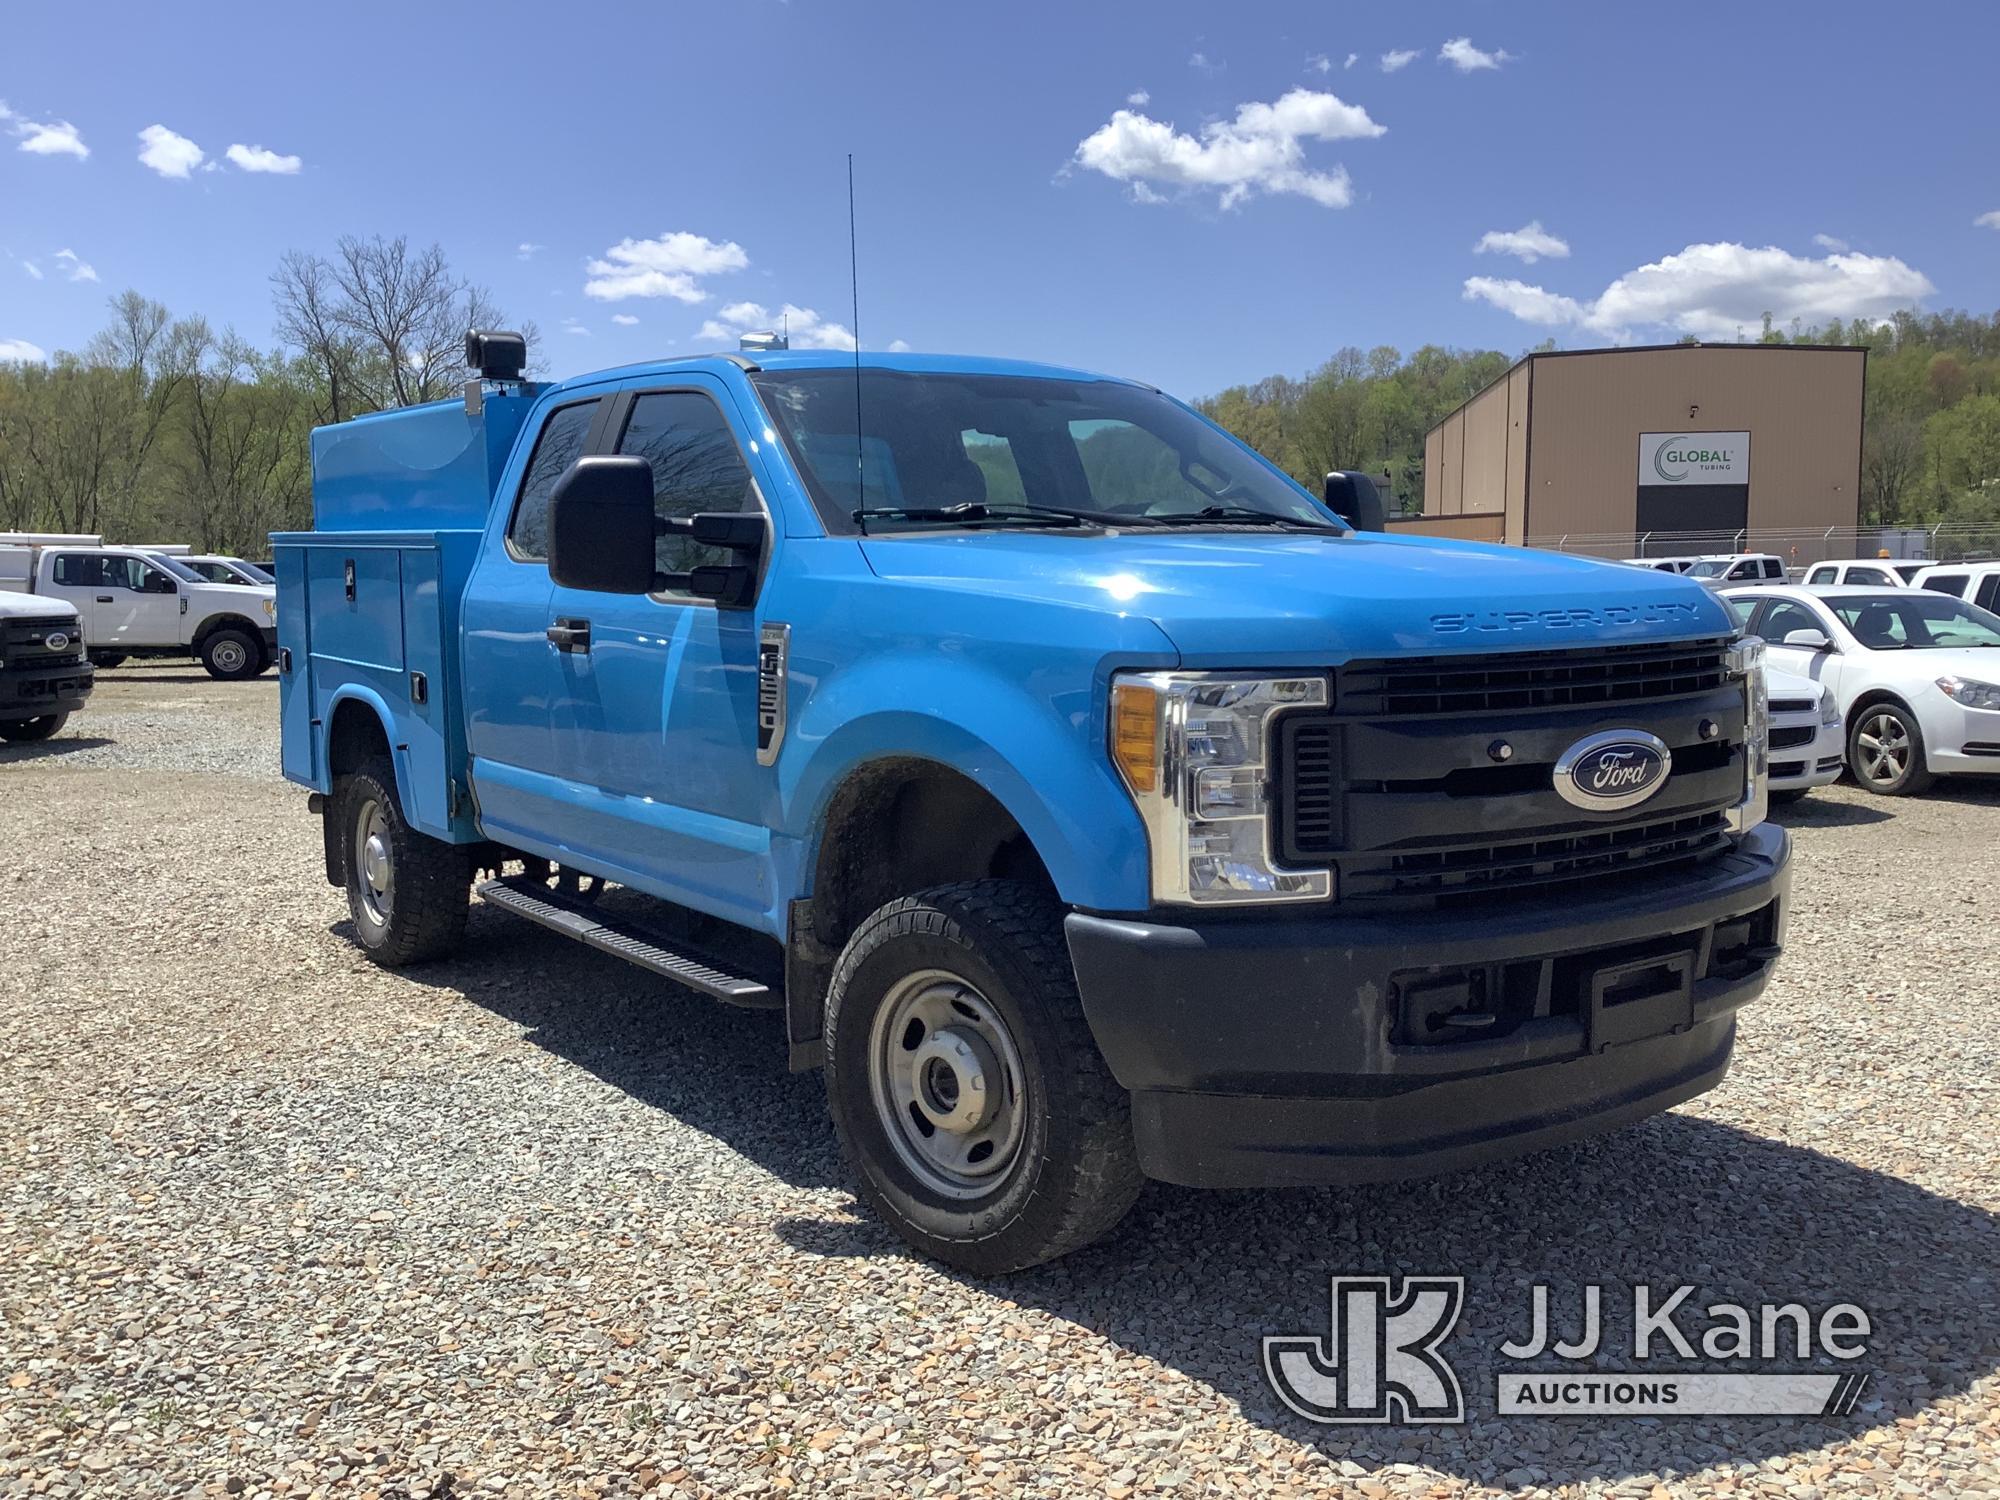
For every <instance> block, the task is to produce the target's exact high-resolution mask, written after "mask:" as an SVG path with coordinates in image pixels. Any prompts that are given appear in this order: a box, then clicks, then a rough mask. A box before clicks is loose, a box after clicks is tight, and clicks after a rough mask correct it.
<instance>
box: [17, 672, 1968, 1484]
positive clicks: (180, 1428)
mask: <svg viewBox="0 0 2000 1500" xmlns="http://www.w3.org/2000/svg"><path fill="white" fill-rule="evenodd" d="M99 681H100V686H99V689H98V693H97V697H96V699H95V700H94V701H93V703H92V706H91V708H90V710H89V711H88V712H87V713H85V714H83V715H81V716H79V717H78V718H77V719H76V720H74V721H73V722H72V725H71V726H70V728H69V729H68V730H67V731H66V732H65V734H64V735H62V736H60V737H58V738H57V739H55V740H52V741H50V742H48V743H47V744H44V745H39V746H32V747H20V748H15V749H5V750H0V828H4V831H5V846H6V848H7V850H8V854H9V858H8V859H7V861H6V865H5V869H4V871H0V931H4V932H5V933H6V934H7V938H6V941H5V947H4V951H5V960H6V961H5V962H4V964H0V1271H4V1274H3V1275H0V1494H6V1495H12V1494H42V1493H48V1494H91V1495H125V1494H130V1495H142V1494H143V1495H154V1494H174V1495H180V1494H194V1493H208V1494H217V1495H222V1494H242V1495H249V1496H256V1495H292V1496H297V1495H307V1494H319V1493H340V1494H350V1493H351V1494H371V1493H372V1494H379V1495H384V1496H406V1497H414V1496H423V1495H433V1496H444V1495H458V1496H466V1495H474V1494H479V1495H506V1496H538V1495H543V1494H563V1495H591V1494H633V1493H640V1492H645V1491H649V1490H655V1489H657V1490H659V1491H661V1492H668V1491H671V1492H678V1493H697V1494H711V1493H712V1494H727V1495H735V1494H747V1493H758V1492H767V1491H775V1492H784V1491H789V1490H798V1491H805V1492H821V1491H828V1490H844V1491H846V1492H850V1493H856V1494H918V1493H922V1494H926V1495H956V1494H966V1495H970V1494H1000V1495H1017V1494H1036V1495H1070V1494H1102V1495H1108V1496H1114V1497H1118V1496H1124V1495H1128V1494H1132V1493H1134V1492H1135V1491H1136V1492H1139V1493H1151V1492H1173V1493H1177V1494H1182V1493H1185V1494H1210V1493H1234V1492H1239V1491H1247V1492H1257V1493H1262V1494H1289V1493H1346V1494H1359V1495H1364V1496H1370V1497H1375V1496H1383V1495H1461V1494H1475V1493H1479V1494H1483V1493H1488V1492H1492V1491H1526V1492H1530V1493H1557V1494H1584V1493H1588V1494H1600V1493H1614V1494H1619V1495H1635V1496H1652V1495H1666V1494H1672V1495H1679V1494H1686V1495H1717V1494H1730V1495H1771V1496H1785V1497H1789V1500H1808V1497H1813V1496H1820V1495H1825V1496H1841V1495H1850V1494H1852V1495H1862V1494H1897V1495H1908V1494H1919V1493H1933V1494H1950V1495H1959V1496H1972V1495H2000V1375H1996V1371H1997V1370H2000V1306H1996V1303H1997V1302H2000V1297H1996V1290H1995V1277H1996V1274H2000V1270H1996V1268H2000V1231H1996V1224H1995V1218H1994V1214H1995V1211H1996V1208H2000V1166H1996V1159H1995V1158H1996V1152H1995V1146H1994V1142H1995V1136H1996V1125H2000V1089H1997V1088H1996V1070H1995V1066H1994V1064H1995V1060H1996V1054H2000V1042H1996V1026H1995V1016H1994V1011H1995V1005H1996V1001H2000V981H1996V979H1995V977H1994V976H1995V974H1996V972H2000V933H1996V925H1995V922H1994V913H1993V902H1992V899H1991V896H1990V892H1991V891H1992V889H1993V888H1994V884H1995V880H1996V877H2000V784H1993V785H1971V786H1968V785H1965V784H1949V783H1948V784H1945V785H1944V786H1943V787H1942V788H1941V789H1940V791H1939V792H1938V793H1937V794H1934V795H1932V796H1930V797H1928V798H1926V799H1924V800H1921V801H1916V802H1909V803H1887V802H1882V801H1878V800H1874V799H1870V798H1867V797H1864V796H1863V795H1862V794H1860V793H1857V792H1855V791H1853V790H1851V789H1849V788H1844V787H1843V788H1838V789H1834V790H1833V791H1831V792H1826V793H1816V794H1815V795H1814V796H1813V797H1812V798H1810V799H1809V800H1808V801H1807V802H1806V803H1805V804H1804V805H1803V806H1801V807H1799V808H1797V809H1792V810H1788V811H1787V812H1786V813H1785V815H1784V816H1785V820H1786V821H1787V822H1789V823H1790V824H1791V826H1792V827H1793V829H1794V832H1795V835H1796V839H1797V848H1798V854H1797V889H1798V904H1797V908H1796V912H1795V915H1794V917H1793V920H1792V930H1791V949H1790V952H1789V954H1788V957H1787V959H1786V961H1785V964H1784V965H1783V966H1782V967H1781V969H1780V975H1779V978H1778V980H1777V982H1776V983H1775V985H1774V987H1773V989H1772V991H1771V992H1770V994H1769V995H1768V996H1767V997H1766V998H1765V999H1764V1000H1763V1001H1761V1002H1760V1003H1759V1004H1757V1005H1756V1006H1755V1007H1753V1008H1752V1009H1751V1010H1750V1011H1749V1012H1748V1013H1747V1014H1746V1016H1745V1020H1744V1025H1743V1035H1742V1041H1741V1046H1740V1048H1739V1051H1738V1054H1737V1064H1736V1068H1735V1070H1734V1071H1733V1072H1732V1073H1731V1075H1730V1077H1729V1078H1728V1079H1727V1080H1726V1082H1725V1083H1724V1084H1723V1086H1722V1087H1721V1088H1720V1089H1718V1090H1716V1091H1715V1092H1714V1093H1712V1094H1710V1095H1708V1096H1706V1097H1705V1098H1703V1099H1701V1100H1699V1101H1697V1102H1695V1103H1694V1104H1692V1105H1689V1106H1686V1107H1684V1108H1682V1109H1679V1110H1676V1111H1674V1112H1672V1113H1671V1114H1668V1115H1665V1116H1662V1117H1660V1118H1657V1119H1655V1120H1652V1121H1650V1122H1648V1123H1646V1124H1644V1125H1641V1126H1638V1127H1636V1128H1633V1129H1631V1130H1628V1131H1626V1132H1624V1133H1622V1134H1619V1135H1616V1136H1613V1137H1611V1138H1608V1139H1602V1140H1597V1141H1594V1142H1590V1143H1586V1144H1583V1145H1580V1146H1576V1147H1572V1148H1568V1149H1564V1150H1560V1151H1555V1152H1551V1153H1547V1154H1544V1155H1541V1156H1537V1157H1534V1158H1531V1159H1529V1160H1526V1161H1521V1162H1517V1163H1510V1164H1508V1165H1505V1166H1502V1167H1499V1168H1493V1169H1488V1170H1485V1171H1482V1172H1479V1173H1476V1174H1464V1175H1459V1176H1453V1177H1446V1178H1440V1179H1435V1180H1431V1181H1426V1182H1418V1183H1413V1184H1406V1185H1399V1186H1388V1187H1375V1188H1365V1189H1356V1190H1349V1191H1311V1192H1304V1191H1301V1192H1288V1193H1265V1194H1230V1195H1222V1194H1201V1193H1193V1192H1186V1191H1181V1190H1175V1189H1168V1188H1162V1187H1154V1188H1152V1189H1149V1190H1148V1192H1147V1193H1146V1195H1145V1196H1144V1197H1143V1198H1142V1200H1141V1202H1140V1204H1139V1207H1138V1209H1137V1210H1136V1211H1135V1213H1134V1214H1133V1215H1132V1217H1131V1218H1130V1220H1128V1221H1127V1223H1126V1225H1125V1226H1124V1228H1123V1229H1122V1230H1121V1231H1120V1232H1119V1234H1118V1235H1117V1236H1116V1237H1115V1238H1114V1239H1113V1240H1112V1241H1110V1242H1109V1243H1107V1244H1104V1245H1102V1246H1099V1247H1096V1248H1094V1249H1092V1250H1090V1251H1087V1252H1085V1253H1083V1254H1081V1255H1078V1256H1075V1257H1073V1258H1071V1259H1070V1260H1068V1261H1066V1262H1063V1263H1061V1264H1058V1265H1056V1266H1052V1267H1048V1268H1044V1269H1042V1270H1040V1271H1038V1272H1034V1273H1031V1274H1028V1275H1025V1276H1021V1277H1017V1278H1013V1279H1011V1280H1009V1281H1006V1282H992V1283H989V1282H979V1281H974V1280H969V1279H964V1278H960V1277H957V1276H954V1275H952V1274H949V1273H947V1272H944V1271H941V1270H939V1269H938V1268H937V1267H935V1266H932V1265H930V1264H927V1263H923V1262H920V1261H917V1260H915V1259H913V1258H912V1257H911V1256H910V1255H909V1254H907V1253H906V1252H905V1251H904V1250H903V1249H902V1248H901V1246H900V1243H899V1242H898V1241H896V1240H894V1239H893V1238H891V1237H890V1236H889V1235H888V1234H887V1233H886V1232H884V1231H883V1230H881V1229H880V1228H878V1227H876V1225H874V1224H873V1223H871V1222H869V1221H868V1220H866V1219H864V1218H862V1217H860V1216H858V1215H857V1214H856V1213H855V1211H854V1204H853V1199H852V1198H851V1196H850V1194H849V1192H848V1189H847V1186H846V1182H845V1180H844V1177H843V1172H842V1168H841V1165H840V1162H839V1158H838V1156H837V1154H836V1151H835V1148H834V1145H833V1142H832V1140H831V1137H830V1134H829V1131H828V1128H827V1125H826V1121H825V1106H824V1101H823V1099H822V1097H821V1093H820V1088H819V1085H818V1082H817V1080H816V1079H814V1078H811V1077H804V1078H798V1077H792V1076H790V1075H788V1074H787V1073H786V1072H785V1070H784V1064H783V1047H782V1045H781V1040H780V1026H779V1023H778V1021H777V1018H776V1017H775V1016H772V1015H769V1014H752V1013H744V1012H738V1011H730V1010H726V1009H721V1008H717V1007H713V1006H710V1005H708V1004H706V1003H705V1002H701V1001H698V1000H695V999H694V998H692V997H690V996H686V995H682V994H679V993H678V992H676V991H674V990H672V989H671V988H670V987H668V986H666V985H664V984H663V983H661V982H658V981H655V980H653V979H651V978H649V977H647V976H645V975H643V974H640V973H638V972H636V971H633V970H630V969H627V968H625V967H623V966H621V965H619V964H617V963H616V962H614V961H613V960H611V959H609V958H605V957H601V956H598V955H595V954H592V953H589V952H586V951H584V950H581V949H579V948H577V947H575V946H573V945H570V944H567V943H565V942H564V941H563V940H562V939H560V938H557V937H555V936H553V935H551V934H547V933H544V932H542V931H540V930H539V929H536V928H532V927H529V926H526V925H523V924H519V923H516V922H514V921H513V920H512V919H510V918H507V917H505V916H504V915H502V914H500V913H498V912H493V911H487V910H479V911H475V912H474V915H473V921H472V941H471V943H470V944H469V947H468V951H467V955H466V956H465V957H464V958H463V959H462V960H459V961H456V962H453V963H449V964H444V965H440V966H436V967H432V968H429V969H424V970H421V971H416V972H413V973H411V974H410V975H408V976H401V975H392V974H388V973H385V972H382V971H380V970H378V969H375V968H373V967H372V966H371V965H369V964H368V963H367V962H365V961H364V960H363V959H362V958H361V956H360V955H359V953H358V952H357V951H356V950H355V949H354V948H353V947H352V946H351V945H350V944H349V943H348V942H347V941H346V939H345V937H344V935H343V934H344V930H345V923H346V909H345V906H344V903H343V901H342V899H341V897H340V896H339V894H338V893H337V892H335V891H334V890H333V889H331V888H330V887H328V886H327V885H326V884H325V883H324V881H323V879H322V877H321V872H320V869H319V838H318V829H317V823H316V821H315V820H314V819H312V818H311V817H309V816H308V815H307V813H306V810H305V805H304V803H305V799H304V796H303V794H302V793H300V792H298V791H297V790H296V789H293V788H290V787H287V786H286V785H285V784H284V783H283V782H282V781H280V780H279V779H278V777H277V773H276V759H277V755H276V741H275V734H276V728H275V725H276V705H275V687H274V685H273V684H272V683H271V682H270V681H268V680H266V681H261V682H256V683H249V684H218V683H212V682H210V681H209V680H208V679H207V678H206V677H204V676H202V675H201V674H200V673H199V672H198V671H191V670H189V669H187V668H184V667H178V666H177V667H174V668H164V667H136V668H127V669H123V670H120V671H116V672H110V673H106V674H103V675H102V676H101V677H100V679H99ZM1419 1272H1433V1273H1436V1272H1444V1273H1458V1274H1463V1275H1465V1276H1466V1277H1467V1278H1468V1279H1469V1280H1468V1294H1467V1304H1468V1305H1467V1309H1466V1312H1465V1315H1464V1318H1463V1320H1462V1321H1461V1323H1460V1325H1459V1327H1458V1329H1457V1331H1456V1332H1455V1333H1454V1334H1453V1335H1452V1337H1451V1340H1450V1342H1449V1344H1448V1345H1447V1349H1446V1352H1447V1353H1448V1354H1449V1355H1450V1357H1451V1358H1452V1360H1453V1362H1454V1364H1455V1365H1456V1366H1457V1368H1458V1371H1459V1374H1460V1377H1461V1379H1462V1380H1463V1382H1464V1385H1465V1389H1466V1393H1467V1397H1468V1402H1469V1405H1470V1407H1471V1420H1470V1421H1469V1422H1468V1424H1467V1425H1465V1426H1462V1427H1453V1428H1441V1427H1431V1428H1381V1429H1377V1428H1336V1429H1329V1428H1322V1427H1315V1426H1312V1425H1311V1424H1308V1423H1305V1422H1303V1421H1300V1420H1298V1419H1296V1418H1294V1417H1292V1416H1290V1415H1289V1414H1288V1413H1286V1412H1285V1411H1284V1410H1283V1409H1282V1408H1281V1407H1279V1406H1278V1404H1277V1403H1276V1401H1275V1400H1274V1399H1273V1397H1272V1396H1271V1394H1270V1393H1269V1391H1268V1390H1267V1389H1266V1387H1265V1385H1264V1383H1263V1380H1262V1377H1261V1375H1260V1373H1259V1362H1258V1353H1257V1351H1258V1347H1259V1338H1260V1336H1261V1335H1263V1334H1265V1333H1295V1332H1301V1331H1307V1330H1313V1329H1321V1330H1323V1329H1324V1328H1325V1326H1326V1319H1327V1300H1326V1281H1327V1277H1328V1276H1329V1275H1330V1274H1335V1273H1386V1274H1398V1275H1400V1274H1406V1273H1419ZM1537 1281H1540V1282H1546V1283H1549V1284H1550V1285H1552V1286H1553V1287H1554V1288H1555V1292H1554V1294H1553V1296H1554V1305H1555V1306H1556V1308H1557V1309H1558V1310H1559V1312H1560V1315H1561V1317H1562V1319H1563V1321H1565V1322H1568V1323H1573V1322H1574V1320H1575V1318H1576V1308H1577V1306H1578V1304H1579V1301H1580V1296H1581V1293H1580V1288H1581V1287H1582V1286H1583V1285H1584V1284H1586V1283H1591V1282H1595V1283H1601V1284H1603V1285H1604V1287H1605V1288H1606V1293H1605V1296H1606V1306H1607V1309H1609V1308H1611V1307H1612V1306H1613V1305H1614V1304H1618V1303H1622V1302H1624V1300H1625V1299H1626V1298H1627V1297H1629V1293H1628V1292H1627V1291H1626V1290H1625V1289H1626V1288H1627V1287H1628V1286H1629V1285H1630V1284H1632V1283H1635V1282H1640V1281H1648V1282H1652V1283H1655V1284H1658V1285H1663V1286H1665V1287H1672V1286H1674V1285H1677V1284H1679V1283H1682V1282H1691V1283H1696V1284H1697V1285H1698V1286H1699V1288H1700V1290H1699V1291H1698V1292H1697V1294H1696V1296H1695V1298H1693V1299H1691V1300H1692V1303H1693V1305H1695V1306H1701V1305H1705V1304H1706V1303H1708V1302H1710V1301H1714V1300H1718V1299H1719V1298H1722V1299H1728V1300H1736V1301H1742V1302H1746V1303H1750V1302H1756V1301H1759V1300H1773V1301H1781V1300H1792V1299H1796V1300H1800V1301H1804V1302H1806V1303H1808V1304H1811V1305H1814V1306H1823V1305H1825V1304H1828V1303H1831V1302H1835V1301H1840V1300H1852V1301H1856V1302H1859V1303H1861V1304H1862V1305H1863V1306H1865V1307H1866V1308H1868V1309H1869V1310H1870V1312H1871V1313H1872V1314H1873V1315H1874V1318H1875V1335H1874V1338H1873V1339H1872V1341H1871V1344H1872V1348H1871V1353H1870V1355H1869V1356H1868V1358H1867V1359H1866V1360H1865V1361H1863V1362H1862V1365H1863V1367H1864V1368H1867V1369H1869V1370H1871V1371H1872V1372H1873V1374H1874V1381H1873V1384H1872V1386H1871V1388H1870V1391H1869V1393H1868V1398H1867V1400H1866V1401H1865V1402H1864V1404H1863V1406H1862V1408H1861V1409H1860V1410H1859V1411H1858V1412H1857V1413H1856V1414H1855V1415H1854V1416H1853V1417H1851V1418H1846V1419H1842V1420H1839V1421H1826V1422H1822V1421H1819V1420H1795V1421H1778V1420H1773V1419H1761V1420H1751V1419H1736V1420H1729V1421H1723V1420H1710V1419H1676V1420H1669V1421H1635V1420H1629V1419H1627V1420H1616V1419H1608V1418H1588V1419H1570V1420H1548V1419H1544V1420H1526V1419H1498V1418H1496V1417H1494V1416H1493V1394H1494V1372H1495V1369H1496V1359H1497V1356H1496V1353H1495V1350H1496V1348H1497V1346H1498V1344H1499V1343H1500V1342H1501V1341H1502V1340H1503V1339H1505V1338H1507V1337H1510V1336H1513V1335H1517V1334H1519V1333H1522V1332H1524V1331H1525V1327H1526V1307H1527V1294H1526V1291H1525V1288H1526V1287H1527V1286H1528V1285H1529V1284H1530V1283H1533V1282H1537ZM1627 1306H1628V1311H1627V1312H1626V1313H1625V1314H1624V1316H1625V1319H1626V1325H1625V1326H1626V1329H1627V1332H1625V1334H1624V1335H1623V1337H1625V1338H1629V1304H1627ZM1607 1327H1608V1328H1609V1329H1610V1330H1611V1332H1612V1334H1613V1336H1618V1332H1619V1331H1618V1327H1617V1318H1616V1317H1614V1316H1612V1315H1610V1314H1609V1313H1608V1314H1607ZM1622 1352H1624V1353H1628V1354H1629V1349H1626V1350H1624V1351H1622ZM1622 1362H1623V1363H1626V1364H1629V1363H1630V1361H1629V1360H1625V1361H1622Z"/></svg>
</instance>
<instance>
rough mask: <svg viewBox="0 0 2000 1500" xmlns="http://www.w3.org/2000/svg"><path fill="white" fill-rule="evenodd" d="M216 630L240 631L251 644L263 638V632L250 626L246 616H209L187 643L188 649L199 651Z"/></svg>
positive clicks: (252, 625)
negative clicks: (247, 637) (248, 638)
mask: <svg viewBox="0 0 2000 1500" xmlns="http://www.w3.org/2000/svg"><path fill="white" fill-rule="evenodd" d="M218 630H240V631H242V632H243V633H244V634H245V635H247V636H249V637H250V639H251V640H252V641H253V642H256V641H261V640H262V639H263V638H264V633H263V631H262V630H260V629H259V628H258V627H257V626H256V625H254V624H252V623H251V621H250V618H249V616H247V615H211V616H210V617H209V618H208V619H206V620H204V621H202V622H201V628H200V629H199V630H197V631H196V632H195V634H194V639H193V640H191V641H189V642H188V645H189V647H190V648H191V649H192V650H196V651H199V650H200V649H201V647H202V643H203V642H205V641H206V640H207V639H208V638H209V637H210V636H212V635H214V634H215V632H216V631H218Z"/></svg>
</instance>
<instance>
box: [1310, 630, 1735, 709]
mask: <svg viewBox="0 0 2000 1500" xmlns="http://www.w3.org/2000/svg"><path fill="white" fill-rule="evenodd" d="M1728 646H1729V643H1728V642H1727V641H1726V640H1708V641H1682V642H1678V643H1675V644H1672V645H1651V644H1646V645H1637V646H1598V647H1593V648H1591V649H1589V650H1582V651H1520V652H1508V653H1505V654H1501V655H1494V656H1423V657H1410V658H1406V659H1400V660H1394V661H1363V662H1350V663H1349V664H1348V665H1346V666H1344V667H1342V668H1340V670H1339V671H1338V672H1337V673H1336V674H1335V675H1336V685H1335V690H1334V713H1335V714H1337V715H1338V716H1339V717H1341V718H1345V719H1353V718H1368V719H1380V718H1395V717H1402V716H1405V715H1419V714H1483V713H1491V712H1494V711H1496V710H1497V711H1506V710H1511V709H1541V708H1572V707H1586V706H1593V705H1604V704H1627V703H1651V702H1656V701H1658V700H1660V699H1662V698H1678V697H1683V696H1686V695H1689V694H1693V693H1704V692H1709V691H1711V690H1713V689H1715V688H1717V687H1720V686H1721V685H1722V684H1723V682H1725V681H1726V680H1727V677H1728V669H1727V666H1726V664H1725V661H1724V654H1725V652H1726V651H1727V650H1728Z"/></svg>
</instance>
